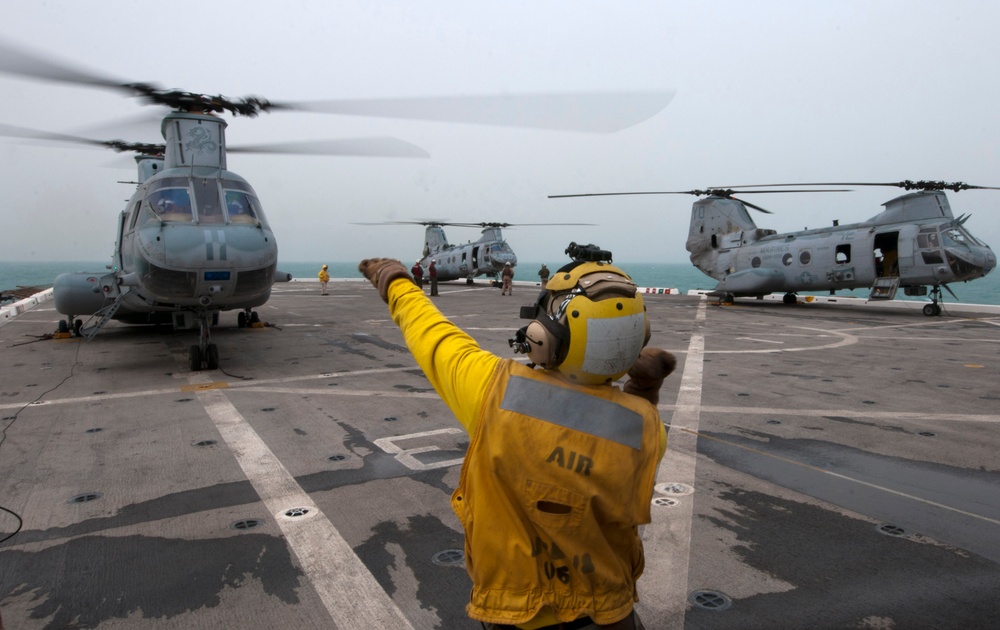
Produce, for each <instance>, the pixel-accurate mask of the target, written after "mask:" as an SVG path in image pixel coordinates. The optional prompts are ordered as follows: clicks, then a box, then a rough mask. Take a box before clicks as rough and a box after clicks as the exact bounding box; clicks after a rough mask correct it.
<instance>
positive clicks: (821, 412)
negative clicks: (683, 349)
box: [660, 405, 1000, 426]
mask: <svg viewBox="0 0 1000 630" xmlns="http://www.w3.org/2000/svg"><path fill="white" fill-rule="evenodd" d="M680 407H681V405H660V409H673V410H680ZM700 409H701V413H738V414H741V415H746V416H751V415H757V416H807V417H810V418H822V417H825V416H843V417H845V418H871V419H874V420H947V421H949V422H1000V415H996V414H965V413H933V412H930V413H928V412H922V411H874V410H872V411H869V410H867V409H778V408H775V407H761V408H754V407H710V406H707V405H706V406H702V407H700ZM671 426H677V425H671Z"/></svg>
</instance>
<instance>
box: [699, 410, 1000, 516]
mask: <svg viewBox="0 0 1000 630" xmlns="http://www.w3.org/2000/svg"><path fill="white" fill-rule="evenodd" d="M681 430H682V431H686V432H688V433H698V432H697V431H692V430H690V429H685V428H682V429H681ZM698 437H701V438H704V439H706V440H712V441H714V442H719V443H721V444H726V445H728V446H732V447H734V448H738V449H742V450H744V451H748V452H750V453H756V454H757V455H761V456H763V457H769V458H771V459H776V460H779V461H782V462H785V463H786V464H793V465H795V466H801V467H802V468H808V469H809V470H814V471H816V472H821V473H824V474H826V475H830V476H832V477H837V478H838V479H843V480H844V481H850V482H852V483H856V484H860V485H862V486H868V487H869V488H874V489H875V490H881V491H882V492H888V493H889V494H894V495H896V496H900V497H904V498H906V499H911V500H913V501H917V502H919V503H923V504H925V505H930V506H932V507H936V508H941V509H942V510H948V511H949V512H955V513H956V514H962V515H964V516H970V517H972V518H976V519H979V520H981V521H986V522H987V523H993V524H994V525H1000V520H997V519H995V518H990V517H989V516H983V515H982V514H976V513H974V512H967V511H965V510H962V509H959V508H956V507H952V506H950V505H945V504H944V503H938V502H937V501H931V500H930V499H924V498H923V497H918V496H916V495H913V494H907V493H906V492H900V491H899V490H893V489H892V488H887V487H885V486H880V485H878V484H874V483H871V482H868V481H863V480H861V479H855V478H854V477H849V476H847V475H842V474H841V473H837V472H833V471H832V470H827V469H826V468H820V467H819V466H813V465H812V464H806V463H804V462H799V461H796V460H794V459H789V458H788V457H782V456H781V455H775V454H773V453H768V452H766V451H762V450H760V449H758V448H753V447H751V446H744V445H742V444H736V443H735V442H730V441H729V440H723V439H721V438H717V437H714V436H711V435H704V434H702V433H698Z"/></svg>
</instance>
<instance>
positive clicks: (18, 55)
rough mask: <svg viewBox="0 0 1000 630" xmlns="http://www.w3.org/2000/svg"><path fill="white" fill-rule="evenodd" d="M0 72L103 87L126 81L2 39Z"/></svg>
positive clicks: (117, 84)
mask: <svg viewBox="0 0 1000 630" xmlns="http://www.w3.org/2000/svg"><path fill="white" fill-rule="evenodd" d="M0 72H5V73H7V74H17V75H20V76H23V77H27V78H29V79H45V80H47V81H58V82H61V83H76V84H78V85H87V86H96V87H103V88H119V89H127V88H125V83H124V82H122V81H119V80H117V79H112V78H110V77H103V76H100V75H98V74H96V73H93V72H90V71H87V70H82V69H78V68H74V67H72V66H70V65H68V64H66V63H64V62H62V61H58V62H57V61H52V60H49V59H45V58H44V57H41V56H39V55H35V54H33V53H28V52H26V51H24V50H21V49H19V48H15V47H14V46H11V45H9V44H7V43H5V42H3V41H0Z"/></svg>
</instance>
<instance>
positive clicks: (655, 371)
mask: <svg viewBox="0 0 1000 630" xmlns="http://www.w3.org/2000/svg"><path fill="white" fill-rule="evenodd" d="M676 365H677V359H675V358H674V355H672V354H670V353H669V352H667V351H666V350H661V349H659V348H643V349H642V352H640V353H639V358H638V359H636V360H635V363H633V364H632V367H631V368H630V369H629V371H628V377H629V380H628V382H626V383H625V387H624V389H625V392H626V393H628V394H632V395H634V396H639V397H641V398H645V399H646V400H648V401H649V402H651V403H653V404H654V405H655V404H656V403H658V402H660V386H661V385H663V379H665V378H667V377H668V376H670V373H671V372H673V371H674V367H675V366H676Z"/></svg>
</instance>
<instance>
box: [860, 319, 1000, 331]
mask: <svg viewBox="0 0 1000 630" xmlns="http://www.w3.org/2000/svg"><path fill="white" fill-rule="evenodd" d="M995 321H996V320H994V319H992V318H982V317H961V318H957V319H937V320H931V321H926V322H918V323H916V324H886V325H885V326H858V327H856V328H842V329H841V331H842V332H843V331H855V330H870V331H876V330H885V329H887V328H922V327H927V326H950V325H952V324H964V323H966V322H983V323H984V324H994V323H995Z"/></svg>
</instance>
